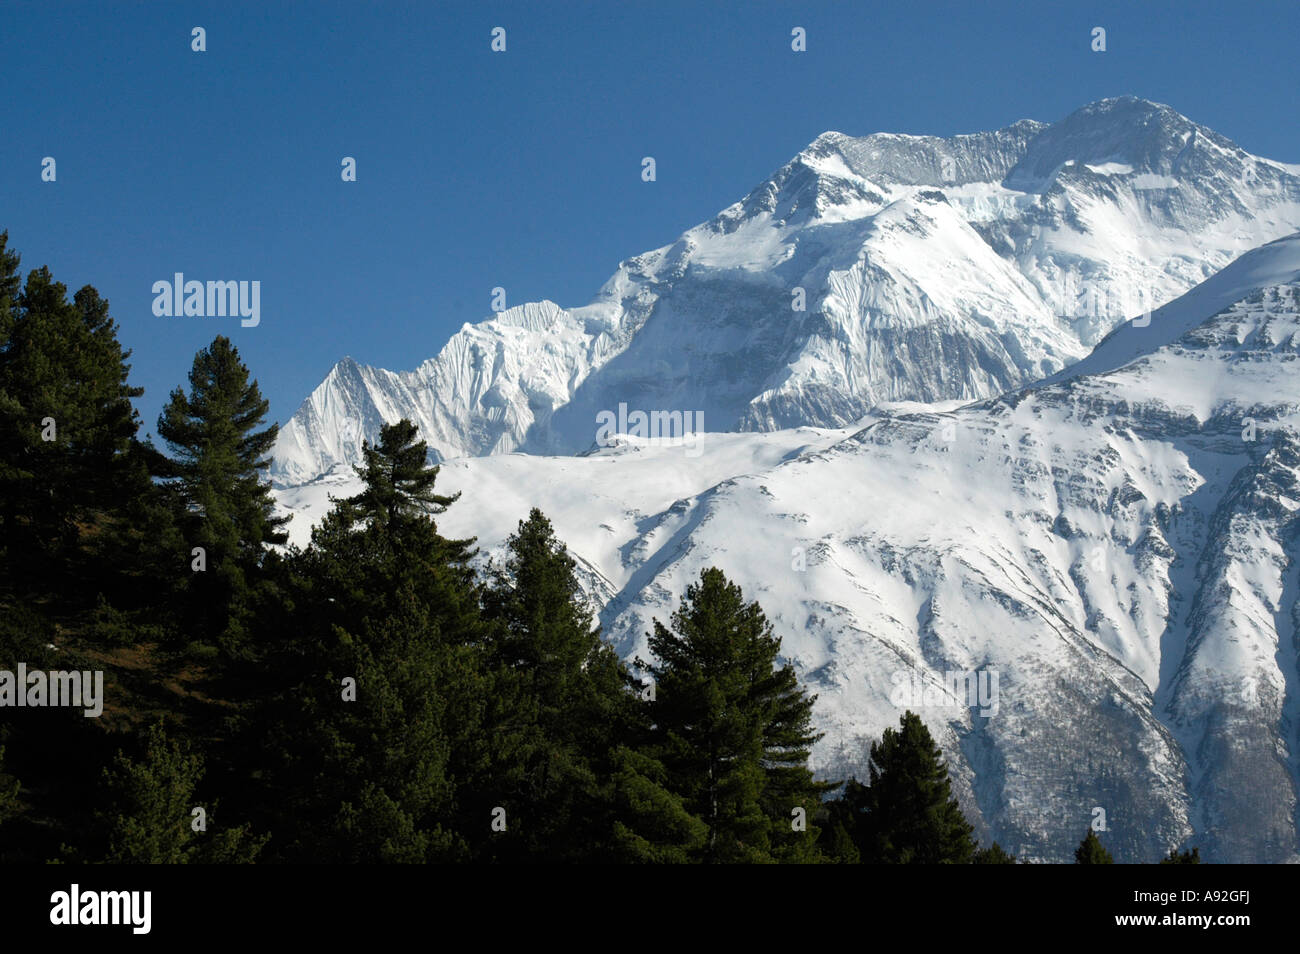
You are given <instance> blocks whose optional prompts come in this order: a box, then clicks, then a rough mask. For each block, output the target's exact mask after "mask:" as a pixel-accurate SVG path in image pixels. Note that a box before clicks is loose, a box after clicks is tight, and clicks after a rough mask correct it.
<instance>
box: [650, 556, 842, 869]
mask: <svg viewBox="0 0 1300 954" xmlns="http://www.w3.org/2000/svg"><path fill="white" fill-rule="evenodd" d="M649 645H650V650H651V652H652V653H653V654H654V655H655V657H656V660H655V662H654V663H653V664H647V663H644V662H641V661H638V666H640V667H641V668H642V669H644V670H646V671H648V672H649V674H650V676H651V678H652V679H653V680H654V683H655V687H656V690H655V699H654V701H651V702H649V703H648V706H647V712H648V718H649V719H651V721H652V723H653V725H654V734H653V738H654V740H655V744H654V748H653V750H652V754H653V755H654V756H655V757H656V758H657V759H658V760H659V761H660V762H661V763H662V764H663V766H664V767H665V770H666V772H665V776H666V788H667V790H668V791H669V792H672V793H674V794H676V795H678V796H680V797H681V799H682V802H683V804H684V805H685V806H686V807H687V809H688V810H689V811H690V812H691V813H692V814H694V815H695V816H696V817H698V818H700V819H701V820H702V821H703V822H704V823H705V825H706V829H707V832H708V835H707V839H706V841H705V844H704V845H703V846H702V847H701V848H700V850H699V852H698V857H699V859H700V860H703V861H707V862H733V861H742V862H769V861H776V860H788V861H803V860H815V859H816V858H817V852H816V849H815V843H816V840H817V834H818V829H817V828H816V826H815V825H813V824H812V822H811V819H813V818H815V817H816V816H817V814H818V811H819V808H820V804H821V795H822V793H823V792H824V791H826V790H828V789H829V788H830V787H831V786H829V785H827V784H825V783H818V782H815V781H813V778H812V773H811V772H810V771H809V769H808V767H807V761H808V755H809V750H810V749H811V747H812V745H813V743H814V742H816V740H817V739H818V738H820V736H819V735H818V734H816V733H815V732H814V731H813V729H812V706H813V702H814V697H811V696H808V695H807V694H806V693H805V692H804V691H803V689H802V688H801V687H800V686H799V684H798V679H797V677H796V676H795V673H794V670H793V668H792V667H791V666H790V665H789V664H788V663H787V664H786V665H784V666H780V667H779V668H778V666H777V657H778V654H779V653H780V648H781V642H780V639H779V638H777V637H776V636H775V635H774V634H773V632H772V626H771V624H770V623H769V622H768V621H767V618H766V617H765V616H764V615H763V611H762V609H760V607H759V606H758V604H757V603H745V601H744V597H743V594H742V593H741V591H740V588H739V587H738V586H736V585H735V584H733V583H730V582H729V581H728V580H727V578H726V577H725V576H724V575H723V573H722V571H721V570H719V569H717V568H709V569H707V570H705V571H704V572H703V573H702V574H701V576H700V581H699V582H698V583H696V584H692V585H691V586H689V587H688V588H687V591H686V597H685V599H684V600H683V602H682V605H681V607H680V608H679V609H678V610H677V611H676V612H675V613H674V614H673V618H672V629H671V630H669V629H668V628H666V627H664V626H663V624H661V623H659V622H658V621H656V622H655V626H654V631H653V632H652V633H651V634H650V639H649ZM796 809H802V810H803V815H804V818H805V824H804V827H803V830H798V829H797V828H796V822H795V816H796V812H795V810H796Z"/></svg>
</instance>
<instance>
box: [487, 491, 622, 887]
mask: <svg viewBox="0 0 1300 954" xmlns="http://www.w3.org/2000/svg"><path fill="white" fill-rule="evenodd" d="M506 552H507V557H506V560H505V562H504V563H503V564H502V565H499V566H495V567H493V568H492V570H491V572H490V578H491V585H490V586H489V587H488V589H487V591H486V592H485V594H484V609H485V616H486V618H487V619H488V621H489V622H491V623H493V624H494V628H493V637H492V640H491V644H490V645H491V647H492V649H491V652H492V657H491V658H492V662H493V664H494V665H495V666H497V667H498V668H499V670H501V676H500V678H501V679H503V680H513V681H515V682H516V683H517V686H516V689H515V692H516V693H517V694H519V695H520V696H522V697H524V699H525V700H526V702H525V704H524V707H521V706H520V705H519V704H518V703H516V704H515V705H514V706H513V707H512V709H513V713H512V716H511V717H510V719H509V722H508V724H507V725H506V726H503V727H502V730H501V731H503V732H506V731H508V732H512V733H514V739H513V742H514V745H515V746H516V747H517V754H518V756H519V759H518V760H517V761H515V762H514V763H513V764H512V766H511V769H510V777H511V780H510V782H509V787H510V788H513V789H515V790H518V791H523V792H527V793H528V794H527V797H526V799H524V800H523V803H522V804H521V805H520V814H521V815H522V816H523V817H524V820H525V821H527V823H528V824H527V827H526V829H525V830H524V833H523V837H521V838H517V839H511V840H510V842H509V844H510V847H511V849H512V850H513V851H515V852H517V853H518V855H519V856H522V857H530V858H535V859H537V860H546V861H559V860H566V859H569V860H584V859H585V860H598V859H601V858H602V857H603V856H604V853H606V852H607V851H609V850H612V849H610V847H609V846H607V845H605V844H603V843H602V838H601V836H600V835H599V834H598V833H601V832H605V831H606V830H608V829H609V828H610V827H611V826H612V824H613V820H612V814H611V813H612V809H613V806H612V803H613V798H614V796H613V794H612V791H611V790H610V786H609V779H610V777H611V775H612V774H613V772H614V771H615V768H614V765H613V763H612V750H613V748H614V746H615V745H616V743H617V739H618V738H619V737H620V727H622V726H624V725H625V724H627V722H628V719H629V713H630V709H631V707H632V706H633V705H634V704H635V703H634V701H633V697H632V696H631V695H630V693H629V692H628V691H627V689H628V685H629V681H630V679H629V676H628V673H627V671H626V669H625V667H624V666H623V665H622V663H621V662H620V661H619V660H618V657H617V656H616V655H615V653H614V651H613V649H612V648H611V647H610V646H608V645H607V644H606V643H605V642H604V641H603V640H602V639H601V637H600V631H599V629H598V628H597V627H596V625H595V622H594V620H593V618H592V614H591V612H590V610H589V609H588V608H587V606H586V604H585V597H584V596H583V593H582V588H581V586H580V585H579V583H578V579H577V576H576V573H575V567H576V564H575V563H574V560H573V558H572V557H571V556H569V554H568V552H567V550H566V549H565V547H564V544H563V543H561V542H560V541H559V540H558V539H556V537H555V532H554V529H553V528H552V526H551V523H550V521H549V520H547V519H546V517H545V516H544V515H543V514H542V512H541V511H540V510H537V509H534V510H532V511H531V512H530V513H529V515H528V519H527V520H526V521H520V522H519V526H518V530H517V532H516V533H514V534H512V535H511V536H510V537H509V539H508V540H507V541H506ZM525 712H526V713H527V718H525V717H524V713H525ZM501 841H504V840H501ZM503 847H504V846H503ZM498 857H501V856H500V855H498Z"/></svg>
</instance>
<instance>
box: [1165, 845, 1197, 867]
mask: <svg viewBox="0 0 1300 954" xmlns="http://www.w3.org/2000/svg"><path fill="white" fill-rule="evenodd" d="M1200 863H1201V849H1200V848H1193V849H1192V850H1191V851H1183V852H1180V851H1179V850H1178V849H1177V848H1170V849H1169V854H1167V855H1165V857H1164V858H1162V859H1161V860H1160V864H1162V865H1199V864H1200Z"/></svg>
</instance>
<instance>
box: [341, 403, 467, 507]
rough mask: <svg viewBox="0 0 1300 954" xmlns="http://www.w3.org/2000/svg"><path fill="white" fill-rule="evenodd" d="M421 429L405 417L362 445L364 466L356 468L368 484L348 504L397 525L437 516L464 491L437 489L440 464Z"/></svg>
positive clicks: (384, 427)
mask: <svg viewBox="0 0 1300 954" xmlns="http://www.w3.org/2000/svg"><path fill="white" fill-rule="evenodd" d="M417 431H418V428H417V427H416V426H415V425H414V424H412V423H411V422H410V421H409V420H407V419H406V418H402V420H400V421H398V422H397V423H395V424H385V425H384V426H383V427H382V428H381V429H380V432H379V441H378V443H376V444H373V445H372V444H371V443H370V442H369V441H365V442H363V444H362V450H361V454H362V458H363V460H364V465H363V466H361V467H354V468H353V470H355V471H356V473H357V476H358V477H360V478H361V479H362V481H364V483H365V487H364V489H363V490H362V491H361V493H359V494H357V495H356V496H355V497H352V498H349V500H348V501H347V503H348V505H349V506H351V507H354V508H356V510H357V513H358V515H359V516H360V517H361V518H363V519H366V520H369V521H370V522H372V523H373V524H375V525H376V526H377V527H379V528H380V529H384V528H393V529H397V528H398V527H400V525H401V524H402V523H403V522H406V521H410V520H412V519H418V518H422V517H425V516H436V515H437V514H440V513H443V512H444V511H446V509H447V507H448V506H450V505H451V504H453V503H455V502H456V499H457V498H458V497H459V496H460V494H454V495H452V496H450V497H447V496H443V495H441V494H438V493H435V492H434V489H433V485H434V482H435V481H436V480H437V479H438V471H439V468H437V467H430V466H428V444H427V443H426V442H425V441H422V440H419V439H418V436H417Z"/></svg>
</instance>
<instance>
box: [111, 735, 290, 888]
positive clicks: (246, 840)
mask: <svg viewBox="0 0 1300 954" xmlns="http://www.w3.org/2000/svg"><path fill="white" fill-rule="evenodd" d="M202 778H203V759H202V757H200V756H199V755H197V754H195V753H192V752H191V751H189V749H188V747H187V746H185V745H182V744H181V743H178V742H175V741H173V740H171V739H169V738H168V735H167V732H166V729H165V728H164V727H163V725H162V723H161V722H156V723H154V724H153V725H151V726H150V727H149V729H148V730H147V733H146V735H145V752H144V755H143V757H142V758H140V759H132V758H130V757H128V756H127V755H126V754H125V753H123V752H120V751H119V752H118V754H117V757H116V758H115V759H114V761H113V766H112V768H111V769H110V768H106V769H105V770H104V782H105V786H106V788H107V793H108V800H109V804H111V805H112V806H113V807H112V808H111V809H110V810H108V811H106V812H104V813H103V818H102V822H103V824H104V825H105V826H106V828H107V830H108V833H109V835H108V837H109V847H108V855H107V857H106V858H105V859H104V860H105V861H106V862H108V863H111V864H186V863H219V864H229V863H246V862H251V861H253V860H254V859H255V858H256V857H257V855H258V853H259V852H260V851H261V849H262V846H263V844H265V838H257V837H253V836H251V835H250V834H249V831H248V829H247V828H246V827H239V828H228V827H227V828H218V827H217V825H216V821H217V819H216V807H217V806H216V805H215V804H213V805H212V806H209V807H205V806H203V805H201V804H199V803H198V801H197V788H198V785H199V782H200V781H201V780H202ZM196 808H202V809H204V815H203V818H204V825H205V827H206V830H203V831H196V830H195V826H196V815H195V813H194V810H195V809H196Z"/></svg>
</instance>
